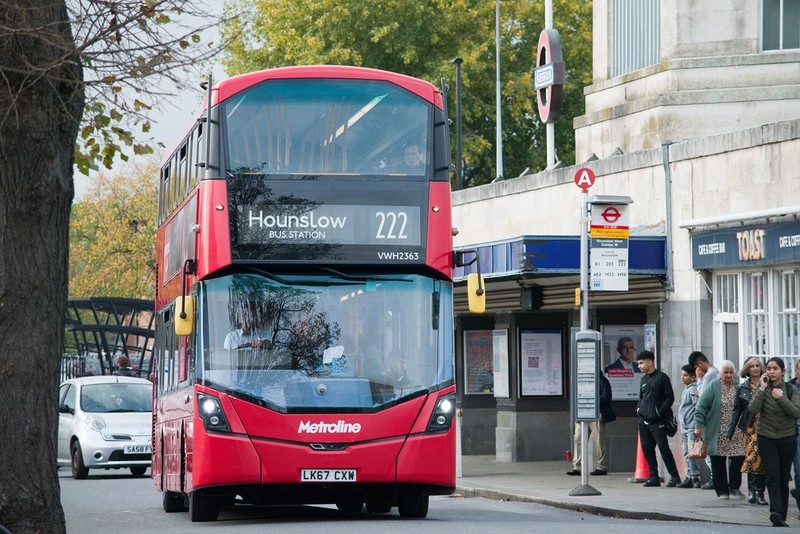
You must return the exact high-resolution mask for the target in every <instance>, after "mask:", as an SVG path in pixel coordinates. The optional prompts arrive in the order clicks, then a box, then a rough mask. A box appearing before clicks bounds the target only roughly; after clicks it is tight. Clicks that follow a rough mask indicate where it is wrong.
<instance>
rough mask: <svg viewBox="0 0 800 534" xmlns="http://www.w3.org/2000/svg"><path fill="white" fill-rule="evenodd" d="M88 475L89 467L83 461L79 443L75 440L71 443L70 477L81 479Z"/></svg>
mask: <svg viewBox="0 0 800 534" xmlns="http://www.w3.org/2000/svg"><path fill="white" fill-rule="evenodd" d="M88 476H89V468H88V467H86V466H85V465H84V463H83V452H81V444H80V443H78V442H77V441H76V442H75V443H73V444H72V478H74V479H76V480H83V479H84V478H86V477H88Z"/></svg>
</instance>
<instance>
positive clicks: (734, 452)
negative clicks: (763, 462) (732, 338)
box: [694, 360, 744, 499]
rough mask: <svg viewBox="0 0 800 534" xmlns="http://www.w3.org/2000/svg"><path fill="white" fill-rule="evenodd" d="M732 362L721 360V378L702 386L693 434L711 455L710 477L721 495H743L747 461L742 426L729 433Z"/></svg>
mask: <svg viewBox="0 0 800 534" xmlns="http://www.w3.org/2000/svg"><path fill="white" fill-rule="evenodd" d="M735 374H736V373H735V370H734V367H733V362H732V361H730V360H725V361H724V362H722V365H721V371H720V375H719V378H717V379H715V380H712V381H711V382H710V383H708V384H706V386H705V387H704V388H703V393H702V394H701V395H700V401H699V402H698V403H697V409H696V411H695V414H694V425H695V428H694V434H695V436H699V437H702V438H703V439H704V440H705V442H706V447H708V455H709V456H710V457H711V479H712V482H713V483H714V489H715V490H716V492H717V497H718V498H720V499H730V498H731V497H733V498H736V499H741V498H744V494H742V492H741V491H740V489H739V488H740V487H741V485H742V463H744V441H743V440H742V434H741V432H740V431H739V429H738V428H737V427H736V426H735V425H734V429H735V432H734V434H733V436H732V437H731V438H729V437H728V436H727V435H726V431H727V428H728V425H730V422H731V419H732V417H733V404H734V402H735V399H736V390H737V387H736V384H734V383H733V377H734V375H735Z"/></svg>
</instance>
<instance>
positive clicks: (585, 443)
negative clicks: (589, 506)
mask: <svg viewBox="0 0 800 534" xmlns="http://www.w3.org/2000/svg"><path fill="white" fill-rule="evenodd" d="M589 210H590V204H589V196H588V191H587V189H586V188H584V189H583V192H582V194H581V216H580V225H581V246H580V260H581V287H580V294H581V330H580V332H579V334H578V336H577V337H576V340H575V341H576V343H575V345H576V347H574V348H573V351H572V353H573V358H572V369H573V370H572V376H573V377H574V381H573V384H572V388H573V395H572V398H573V404H574V406H573V412H574V413H575V414H576V419H580V425H581V466H580V468H581V485H580V486H578V487H577V488H575V489H574V490H572V491H571V492H570V495H571V496H589V495H600V494H601V493H600V492H599V491H598V490H597V489H595V488H593V487H592V486H590V485H589V469H588V466H590V465H591V462H588V461H587V460H586V459H587V457H588V454H589V423H588V421H587V420H586V419H585V418H584V416H583V415H580V414H579V407H578V397H579V395H578V393H576V392H575V389H576V388H578V387H579V383H580V382H581V380H583V379H584V378H583V377H580V378H579V376H578V375H579V372H578V371H579V369H578V365H579V364H578V360H579V358H580V359H581V360H584V359H585V358H584V357H583V356H579V354H578V353H579V352H582V349H581V345H582V343H583V340H584V337H585V336H587V334H589V332H588V330H589V242H588V239H589V223H590V221H591V217H590V211H589ZM594 336H595V338H594V339H595V341H594V343H593V345H594V348H593V349H590V354H589V356H590V357H591V358H592V364H591V367H593V368H594V373H595V378H594V380H592V382H593V383H594V389H595V392H594V397H595V401H594V403H595V410H596V409H597V407H596V406H597V404H596V403H597V376H596V373H597V357H598V354H597V352H598V349H599V335H598V334H597V333H594ZM578 339H581V341H580V342H579V341H578ZM592 353H593V354H592ZM583 363H584V364H585V363H586V362H585V361H583Z"/></svg>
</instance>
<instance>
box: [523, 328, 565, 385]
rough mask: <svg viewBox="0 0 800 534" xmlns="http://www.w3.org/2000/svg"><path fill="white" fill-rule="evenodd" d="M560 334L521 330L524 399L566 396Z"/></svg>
mask: <svg viewBox="0 0 800 534" xmlns="http://www.w3.org/2000/svg"><path fill="white" fill-rule="evenodd" d="M562 337H563V336H562V332H561V330H520V358H521V362H520V378H521V380H522V396H534V397H548V396H549V397H552V396H563V395H564V358H563V350H562V348H563V347H562Z"/></svg>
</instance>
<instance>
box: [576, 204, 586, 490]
mask: <svg viewBox="0 0 800 534" xmlns="http://www.w3.org/2000/svg"><path fill="white" fill-rule="evenodd" d="M589 221H590V217H589V193H588V191H587V190H586V189H584V190H583V192H582V193H581V332H585V331H586V330H588V329H589ZM575 363H577V362H575ZM574 387H577V385H576V386H574ZM576 409H577V407H576ZM588 453H589V423H587V422H586V421H581V485H582V486H588V485H589V470H588V469H587V466H588V465H589V462H587V461H586V458H587V456H588Z"/></svg>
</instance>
